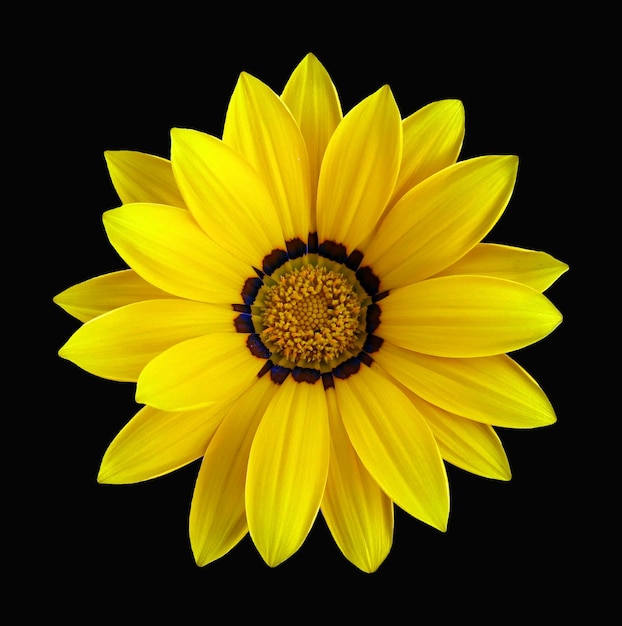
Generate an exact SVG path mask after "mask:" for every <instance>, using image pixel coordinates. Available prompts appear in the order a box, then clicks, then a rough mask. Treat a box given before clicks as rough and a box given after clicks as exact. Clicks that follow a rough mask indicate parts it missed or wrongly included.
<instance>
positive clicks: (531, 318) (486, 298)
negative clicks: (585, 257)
mask: <svg viewBox="0 0 622 626" xmlns="http://www.w3.org/2000/svg"><path fill="white" fill-rule="evenodd" d="M380 304H381V309H382V326H381V328H380V333H379V334H380V335H381V336H382V337H383V338H384V339H388V340H389V341H391V342H392V343H394V344H396V345H398V346H401V347H402V348H407V349H409V350H415V351H416V352H423V353H425V354H434V355H437V356H447V357H475V356H489V355H492V354H501V353H502V352H510V351H512V350H518V349H519V348H524V347H525V346H528V345H530V344H532V343H535V342H536V341H539V340H540V339H542V338H543V337H546V335H548V334H549V333H550V332H552V331H553V330H554V329H555V328H556V327H557V326H558V325H559V323H560V322H561V319H562V318H561V314H560V313H559V311H558V310H557V309H556V308H555V307H554V306H553V305H552V304H551V302H550V301H549V300H548V299H547V298H546V297H545V296H543V295H542V294H541V293H538V292H537V291H536V290H535V289H531V287H526V286H525V285H521V284H520V283H516V282H513V281H510V280H503V279H501V278H490V277H487V276H445V277H442V278H433V279H430V280H425V281H423V282H420V283H415V284H414V285H408V286H406V287H401V288H400V289H396V290H394V291H391V293H390V294H389V295H388V296H387V297H386V298H384V299H383V300H382V301H381V303H380Z"/></svg>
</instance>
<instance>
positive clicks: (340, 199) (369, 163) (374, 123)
mask: <svg viewBox="0 0 622 626" xmlns="http://www.w3.org/2000/svg"><path fill="white" fill-rule="evenodd" d="M401 155H402V122H401V118H400V112H399V110H398V108H397V104H396V103H395V100H394V98H393V94H392V93H391V90H390V89H389V87H387V86H385V87H382V88H381V89H379V90H378V91H377V92H376V93H374V94H372V95H371V96H368V97H367V98H365V100H363V101H362V102H360V103H359V104H358V105H357V106H355V107H354V108H353V109H352V110H351V111H350V112H349V113H348V114H347V115H346V116H345V117H344V118H343V120H342V121H341V123H340V124H339V126H338V127H337V129H336V130H335V132H334V134H333V136H332V137H331V139H330V142H329V144H328V147H327V148H326V152H325V154H324V159H323V161H322V168H321V170H320V178H319V182H318V197H317V226H318V234H319V239H320V241H322V240H326V239H329V240H332V241H334V242H336V243H342V244H344V245H346V246H347V247H348V250H349V251H352V250H353V249H354V248H355V247H356V246H357V245H358V244H359V242H361V241H362V240H363V239H365V238H366V237H367V235H368V234H369V233H370V232H371V231H372V229H373V228H374V226H375V225H376V222H377V221H378V219H379V218H380V216H381V215H382V212H383V210H384V208H385V206H386V204H387V202H388V200H389V198H390V197H391V194H392V193H393V188H394V186H395V181H396V180H397V174H398V171H399V167H400V159H401Z"/></svg>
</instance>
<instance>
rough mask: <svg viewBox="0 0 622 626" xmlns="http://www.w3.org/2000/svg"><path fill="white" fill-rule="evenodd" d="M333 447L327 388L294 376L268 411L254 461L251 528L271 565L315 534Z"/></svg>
mask: <svg viewBox="0 0 622 626" xmlns="http://www.w3.org/2000/svg"><path fill="white" fill-rule="evenodd" d="M329 446H330V436H329V430H328V410H327V407H326V397H325V394H324V389H323V387H322V386H321V385H317V384H316V385H309V384H307V383H297V382H295V381H294V380H292V377H291V376H290V377H288V378H287V379H286V380H285V382H284V383H283V384H282V385H281V388H280V389H279V392H278V393H277V394H276V395H275V396H274V398H273V399H272V402H271V403H270V404H269V405H268V408H267V409H266V412H265V415H264V416H263V419H262V420H261V423H260V424H259V427H258V429H257V433H256V435H255V439H254V440H253V444H252V447H251V452H250V457H249V460H248V475H247V479H246V514H247V519H248V528H249V531H250V534H251V537H252V538H253V542H254V543H255V545H256V546H257V549H258V550H259V552H260V553H261V555H262V557H263V558H264V560H265V561H266V563H268V565H271V566H275V565H278V564H279V563H281V562H282V561H284V560H285V559H287V558H288V557H290V556H291V555H292V554H293V553H294V552H295V551H296V550H298V548H299V547H300V546H301V544H302V542H303V541H304V539H305V537H306V536H307V534H308V533H309V530H311V525H312V524H313V521H314V520H315V517H316V515H317V512H318V510H319V507H320V503H321V501H322V496H323V493H324V486H325V484H326V476H327V473H328V459H329V449H330V448H329Z"/></svg>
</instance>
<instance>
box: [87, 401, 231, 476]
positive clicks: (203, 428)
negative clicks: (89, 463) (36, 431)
mask: <svg viewBox="0 0 622 626" xmlns="http://www.w3.org/2000/svg"><path fill="white" fill-rule="evenodd" d="M223 413H224V411H223V409H222V408H220V407H210V408H207V409H198V410H196V411H173V412H168V411H160V410H158V409H154V408H153V407H150V406H145V407H143V408H142V409H141V410H140V411H139V412H138V413H137V414H136V415H135V416H134V417H133V418H132V419H131V420H130V421H129V422H128V423H127V425H126V426H125V427H124V428H123V429H122V430H121V431H120V432H119V434H118V435H117V436H116V437H115V438H114V440H113V441H112V443H111V444H110V446H109V447H108V449H107V450H106V454H104V458H103V460H102V463H101V466H100V469H99V474H98V477H97V480H98V481H99V482H100V483H110V484H128V483H136V482H139V481H143V480H150V479H152V478H156V477H158V476H162V475H163V474H168V473H169V472H172V471H174V470H176V469H178V468H180V467H183V466H184V465H187V464H188V463H191V462H192V461H195V460H196V459H198V458H200V457H201V456H203V454H204V453H205V450H206V449H207V444H208V443H209V441H210V439H211V438H212V435H213V434H214V432H215V431H216V428H217V427H218V424H219V423H220V420H221V419H222V416H223Z"/></svg>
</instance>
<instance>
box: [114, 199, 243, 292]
mask: <svg viewBox="0 0 622 626" xmlns="http://www.w3.org/2000/svg"><path fill="white" fill-rule="evenodd" d="M104 226H105V228H106V233H107V234H108V238H109V239H110V243H112V245H113V246H114V247H115V249H116V250H117V252H118V253H119V254H120V255H121V257H123V259H124V260H125V261H126V263H128V265H129V266H130V267H131V268H132V269H133V270H135V271H136V273H137V274H139V275H140V276H142V277H143V278H144V279H145V280H147V281H148V282H150V283H151V284H153V285H155V286H157V287H159V288H160V289H163V290H164V291H168V292H170V293H172V294H174V295H176V296H179V297H181V298H188V299H190V300H200V301H202V302H214V303H221V304H231V303H232V302H237V301H238V300H239V298H240V291H241V286H242V285H243V284H244V281H245V279H246V278H248V276H249V274H251V273H252V270H251V268H250V266H249V265H247V264H246V263H244V262H243V261H241V260H240V259H238V258H236V257H235V256H233V255H231V254H229V253H228V252H226V251H225V250H224V249H223V248H221V247H220V246H219V245H218V244H217V243H216V242H215V241H214V240H213V239H211V238H209V237H207V236H206V235H205V233H204V232H203V230H201V228H200V227H199V225H198V224H197V223H196V221H195V220H194V219H193V217H192V215H191V214H190V212H189V211H187V210H184V209H178V208H174V207H168V206H164V205H161V204H144V203H139V204H127V205H124V206H122V207H120V208H118V209H112V210H110V211H106V213H104ZM172 233H174V234H175V236H174V237H172V236H171V234H172Z"/></svg>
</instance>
